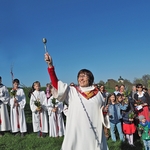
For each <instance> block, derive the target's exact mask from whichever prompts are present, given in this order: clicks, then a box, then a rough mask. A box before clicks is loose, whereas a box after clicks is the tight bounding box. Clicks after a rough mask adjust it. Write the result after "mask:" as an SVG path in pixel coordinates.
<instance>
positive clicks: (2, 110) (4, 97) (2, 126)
mask: <svg viewBox="0 0 150 150" xmlns="http://www.w3.org/2000/svg"><path fill="white" fill-rule="evenodd" d="M8 102H9V92H8V89H7V88H6V86H4V85H3V84H2V78H1V77H0V136H2V134H1V132H3V131H9V130H10V129H11V127H10V120H9V115H8V110H7V104H8Z"/></svg>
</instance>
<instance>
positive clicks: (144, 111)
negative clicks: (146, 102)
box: [138, 106, 150, 121]
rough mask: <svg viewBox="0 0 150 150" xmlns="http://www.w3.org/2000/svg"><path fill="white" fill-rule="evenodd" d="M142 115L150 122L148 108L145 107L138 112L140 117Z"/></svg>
mask: <svg viewBox="0 0 150 150" xmlns="http://www.w3.org/2000/svg"><path fill="white" fill-rule="evenodd" d="M140 115H143V116H144V117H145V118H146V120H147V121H150V118H149V109H148V106H143V108H142V109H141V110H139V111H138V116H140Z"/></svg>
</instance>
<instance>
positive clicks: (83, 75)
mask: <svg viewBox="0 0 150 150" xmlns="http://www.w3.org/2000/svg"><path fill="white" fill-rule="evenodd" d="M86 77H88V76H87V75H86V74H80V75H79V78H86Z"/></svg>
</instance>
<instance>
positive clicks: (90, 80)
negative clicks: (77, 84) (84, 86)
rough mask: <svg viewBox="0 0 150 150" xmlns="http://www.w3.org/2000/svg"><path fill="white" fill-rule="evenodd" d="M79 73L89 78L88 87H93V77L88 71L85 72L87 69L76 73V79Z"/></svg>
mask: <svg viewBox="0 0 150 150" xmlns="http://www.w3.org/2000/svg"><path fill="white" fill-rule="evenodd" d="M81 73H84V74H86V75H87V76H88V78H89V86H92V85H93V82H94V76H93V73H92V72H91V71H90V70H87V69H81V70H80V71H79V72H78V75H77V78H79V75H80V74H81Z"/></svg>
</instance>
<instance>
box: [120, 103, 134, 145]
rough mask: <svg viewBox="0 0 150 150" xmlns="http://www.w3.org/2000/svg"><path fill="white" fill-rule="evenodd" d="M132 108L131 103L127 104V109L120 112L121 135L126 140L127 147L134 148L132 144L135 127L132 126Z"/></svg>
mask: <svg viewBox="0 0 150 150" xmlns="http://www.w3.org/2000/svg"><path fill="white" fill-rule="evenodd" d="M134 118H135V113H134V107H133V105H132V103H130V102H129V104H128V108H127V109H126V110H124V111H122V120H123V126H122V127H123V133H124V134H125V136H126V139H127V140H128V143H129V145H131V146H132V147H134V144H133V134H134V133H135V131H136V127H135V124H134Z"/></svg>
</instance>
